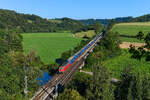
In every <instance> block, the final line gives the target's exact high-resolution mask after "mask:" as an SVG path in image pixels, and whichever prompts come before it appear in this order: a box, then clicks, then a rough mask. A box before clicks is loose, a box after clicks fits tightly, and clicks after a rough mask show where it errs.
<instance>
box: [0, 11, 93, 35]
mask: <svg viewBox="0 0 150 100" xmlns="http://www.w3.org/2000/svg"><path fill="white" fill-rule="evenodd" d="M88 28H90V27H89V26H87V25H84V24H82V23H80V22H79V21H77V20H73V19H70V18H61V19H56V20H49V19H44V18H41V17H39V16H37V15H33V14H32V15H29V14H21V13H16V12H15V11H11V10H4V9H0V29H5V30H6V29H7V30H10V29H11V30H12V29H17V30H19V31H20V32H56V31H71V32H76V31H81V30H83V31H84V30H87V29H88Z"/></svg>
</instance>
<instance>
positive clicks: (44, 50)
mask: <svg viewBox="0 0 150 100" xmlns="http://www.w3.org/2000/svg"><path fill="white" fill-rule="evenodd" d="M22 36H23V47H24V51H25V53H28V52H30V51H33V50H34V51H35V52H36V54H37V55H39V56H40V57H41V60H42V61H43V62H44V63H46V64H50V63H54V62H55V60H56V59H58V58H60V57H61V54H62V53H63V52H64V51H67V50H69V49H73V48H74V47H76V46H77V45H78V44H79V43H80V41H81V40H82V39H81V38H76V37H73V36H72V33H67V32H66V33H23V34H22Z"/></svg>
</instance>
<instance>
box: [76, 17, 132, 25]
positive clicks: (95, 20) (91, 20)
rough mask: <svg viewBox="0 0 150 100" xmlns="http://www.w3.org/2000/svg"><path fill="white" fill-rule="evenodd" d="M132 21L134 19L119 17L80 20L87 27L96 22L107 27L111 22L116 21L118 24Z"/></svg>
mask: <svg viewBox="0 0 150 100" xmlns="http://www.w3.org/2000/svg"><path fill="white" fill-rule="evenodd" d="M132 19H133V18H132V17H118V18H115V19H84V20H79V21H80V22H81V23H83V24H86V25H93V24H94V23H95V22H99V23H101V24H103V25H105V26H107V25H108V24H109V23H110V21H111V20H115V21H117V22H130V21H132Z"/></svg>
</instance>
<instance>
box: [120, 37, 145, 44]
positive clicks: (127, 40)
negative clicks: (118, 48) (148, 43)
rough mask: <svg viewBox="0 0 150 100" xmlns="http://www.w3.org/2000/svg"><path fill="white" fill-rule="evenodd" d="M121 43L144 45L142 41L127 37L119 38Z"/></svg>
mask: <svg viewBox="0 0 150 100" xmlns="http://www.w3.org/2000/svg"><path fill="white" fill-rule="evenodd" d="M120 40H121V41H122V42H137V43H144V40H141V41H140V40H138V39H137V38H127V37H120Z"/></svg>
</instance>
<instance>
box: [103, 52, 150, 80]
mask: <svg viewBox="0 0 150 100" xmlns="http://www.w3.org/2000/svg"><path fill="white" fill-rule="evenodd" d="M130 56H131V55H130V53H129V52H128V51H125V50H124V51H123V53H122V54H121V55H120V56H117V57H115V58H112V59H109V60H107V61H105V65H106V67H107V68H108V69H109V70H110V72H111V73H112V74H113V76H114V77H118V78H119V76H120V75H121V72H122V71H123V69H124V68H125V67H126V66H132V68H133V73H138V72H139V73H141V74H142V75H149V76H150V62H146V61H145V60H144V59H142V60H141V61H138V60H136V59H131V58H130Z"/></svg>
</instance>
